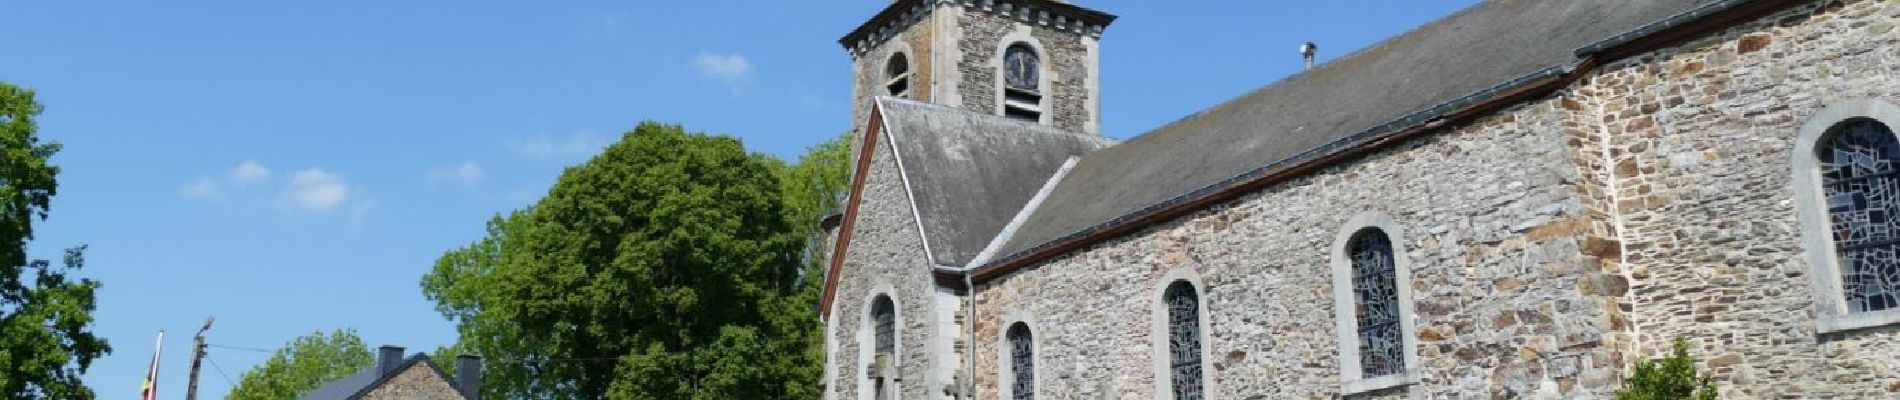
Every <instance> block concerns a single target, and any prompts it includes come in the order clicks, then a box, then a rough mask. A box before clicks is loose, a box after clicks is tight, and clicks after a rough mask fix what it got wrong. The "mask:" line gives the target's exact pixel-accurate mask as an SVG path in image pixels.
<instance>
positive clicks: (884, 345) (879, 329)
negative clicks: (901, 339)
mask: <svg viewBox="0 0 1900 400" xmlns="http://www.w3.org/2000/svg"><path fill="white" fill-rule="evenodd" d="M871 329H872V331H871V337H872V340H871V343H872V351H873V352H872V353H871V354H872V357H871V365H870V367H869V371H868V372H869V373H868V374H867V375H868V376H869V377H870V378H871V393H872V398H874V399H878V400H887V399H892V398H895V397H894V396H895V395H896V393H895V392H896V389H897V388H896V383H897V305H896V304H895V303H893V302H892V301H891V298H890V296H885V295H878V296H877V298H876V299H873V300H871Z"/></svg>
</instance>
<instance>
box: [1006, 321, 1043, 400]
mask: <svg viewBox="0 0 1900 400" xmlns="http://www.w3.org/2000/svg"><path fill="white" fill-rule="evenodd" d="M1005 336H1007V337H1008V339H1009V368H1010V370H1009V372H1010V374H1011V375H1012V376H1011V377H1012V378H1013V381H1012V382H1010V398H1011V399H1015V400H1032V399H1035V398H1036V353H1035V351H1036V349H1035V345H1034V343H1035V341H1034V340H1032V338H1031V337H1030V336H1029V325H1028V324H1024V323H1021V322H1017V323H1016V324H1015V325H1011V326H1010V327H1009V333H1008V334H1006V335H1005Z"/></svg>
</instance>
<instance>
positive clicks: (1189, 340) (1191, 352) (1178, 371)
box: [1162, 281, 1202, 400]
mask: <svg viewBox="0 0 1900 400" xmlns="http://www.w3.org/2000/svg"><path fill="white" fill-rule="evenodd" d="M1162 301H1163V302H1165V303H1166V305H1167V309H1168V369H1169V372H1170V375H1171V377H1172V379H1173V380H1172V384H1171V385H1169V387H1170V388H1171V391H1172V392H1173V394H1174V399H1176V400H1200V399H1201V398H1202V394H1201V306H1200V294H1198V293H1195V292H1194V285H1192V284H1189V283H1187V282H1185V281H1182V282H1175V283H1173V284H1170V285H1169V286H1168V290H1167V292H1165V293H1164V294H1163V295H1162Z"/></svg>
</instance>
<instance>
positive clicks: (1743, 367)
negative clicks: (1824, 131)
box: [1574, 0, 1900, 399]
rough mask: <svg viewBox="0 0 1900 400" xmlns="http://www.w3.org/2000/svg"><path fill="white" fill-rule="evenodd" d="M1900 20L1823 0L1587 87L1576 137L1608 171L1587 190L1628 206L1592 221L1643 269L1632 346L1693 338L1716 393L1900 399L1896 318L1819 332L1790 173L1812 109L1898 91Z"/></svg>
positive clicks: (1606, 75)
mask: <svg viewBox="0 0 1900 400" xmlns="http://www.w3.org/2000/svg"><path fill="white" fill-rule="evenodd" d="M1896 23H1900V4H1896V3H1895V2H1892V1H1873V0H1854V1H1825V2H1821V1H1817V2H1814V3H1813V4H1809V5H1805V6H1799V7H1795V8H1793V9H1791V10H1788V11H1784V12H1781V13H1779V14H1776V15H1773V16H1769V17H1766V18H1763V19H1760V20H1757V21H1753V22H1749V23H1746V24H1742V25H1739V26H1734V27H1731V28H1728V29H1727V30H1725V31H1722V32H1720V33H1718V34H1715V35H1712V36H1709V37H1704V38H1700V39H1697V40H1693V41H1690V42H1687V43H1683V44H1681V45H1678V46H1675V47H1671V48H1667V49H1662V50H1658V51H1654V52H1651V53H1648V54H1642V55H1639V56H1636V57H1633V58H1630V59H1626V60H1622V61H1620V62H1616V63H1614V64H1612V65H1607V66H1605V67H1604V68H1603V69H1602V70H1601V73H1600V74H1599V75H1598V76H1594V77H1591V78H1590V79H1589V81H1590V82H1589V83H1588V84H1587V85H1586V86H1584V87H1583V88H1582V89H1581V90H1582V91H1583V92H1587V93H1586V94H1587V95H1588V97H1590V98H1591V99H1590V101H1588V102H1586V103H1593V104H1594V105H1580V106H1593V107H1598V108H1600V109H1599V110H1598V111H1596V112H1595V114H1598V115H1597V117H1596V118H1595V120H1594V121H1582V122H1584V123H1583V124H1580V125H1581V126H1582V127H1583V128H1585V129H1584V130H1583V131H1580V132H1579V134H1578V135H1576V137H1575V139H1576V140H1577V141H1576V142H1574V143H1575V144H1576V145H1577V146H1578V147H1579V154H1581V155H1583V156H1582V157H1580V158H1579V160H1580V161H1581V162H1582V165H1583V166H1584V169H1586V170H1593V171H1602V172H1599V173H1596V174H1595V175H1598V176H1602V177H1605V178H1608V179H1599V180H1598V181H1592V182H1590V183H1589V185H1588V186H1590V187H1589V188H1588V190H1586V192H1587V193H1590V194H1592V195H1593V196H1594V197H1595V198H1599V199H1605V200H1603V201H1598V202H1597V203H1598V204H1597V206H1596V207H1594V208H1597V209H1600V211H1601V212H1603V213H1604V214H1605V215H1606V216H1609V217H1610V218H1609V219H1610V220H1618V221H1620V225H1621V227H1620V228H1619V229H1615V230H1614V232H1599V234H1601V235H1603V236H1606V237H1608V238H1609V239H1611V240H1619V241H1620V243H1613V244H1614V246H1604V247H1603V250H1605V254H1606V255H1611V256H1614V257H1619V258H1621V259H1622V260H1621V268H1623V269H1627V271H1626V273H1627V274H1628V275H1629V276H1631V277H1632V278H1633V280H1632V286H1631V287H1632V296H1633V298H1632V304H1633V311H1632V312H1631V315H1632V316H1633V320H1632V321H1631V322H1632V323H1633V330H1634V334H1635V337H1636V339H1637V342H1636V343H1634V347H1633V349H1634V350H1635V352H1636V353H1640V354H1643V355H1654V354H1657V353H1659V352H1662V351H1666V350H1667V348H1668V345H1669V342H1670V341H1671V340H1673V339H1674V338H1677V337H1683V338H1686V339H1687V340H1688V341H1689V343H1690V344H1691V353H1693V354H1695V355H1696V356H1697V357H1698V358H1699V359H1701V360H1702V361H1704V363H1703V364H1704V366H1706V367H1710V368H1713V370H1714V371H1715V376H1716V380H1717V384H1718V385H1720V386H1721V387H1722V388H1723V398H1730V399H1751V398H1894V397H1900V327H1895V326H1886V327H1881V328H1873V329H1866V330H1861V331H1852V332H1845V333H1838V334H1829V335H1819V334H1817V329H1816V324H1815V321H1816V319H1815V314H1814V304H1815V298H1814V291H1813V290H1812V287H1811V285H1810V283H1809V282H1810V281H1809V280H1810V279H1811V275H1810V274H1812V273H1814V271H1813V270H1812V269H1811V268H1813V266H1812V265H1809V263H1808V262H1807V259H1806V258H1805V255H1804V251H1805V250H1806V249H1805V248H1804V243H1803V242H1802V236H1801V235H1802V232H1801V231H1800V223H1799V220H1798V218H1797V212H1796V209H1795V208H1794V207H1795V203H1794V202H1793V200H1792V199H1793V198H1794V197H1793V196H1794V194H1795V191H1794V189H1793V182H1791V181H1792V175H1793V172H1792V166H1791V162H1792V159H1793V154H1792V152H1793V149H1794V147H1795V142H1794V141H1795V139H1796V137H1797V135H1798V133H1799V128H1800V126H1801V125H1802V124H1803V123H1805V122H1807V120H1808V118H1809V117H1812V116H1814V115H1815V114H1816V113H1817V112H1818V111H1819V110H1821V109H1823V108H1826V107H1828V106H1830V105H1833V104H1838V103H1841V102H1844V101H1849V100H1855V99H1878V100H1882V101H1887V102H1893V103H1900V53H1897V52H1896V51H1895V50H1894V49H1896V48H1900V32H1896V31H1895V30H1894V26H1895V24H1896ZM1591 130H1594V132H1590V131H1591ZM1605 143H1607V145H1605ZM1604 194H1611V195H1614V197H1610V196H1604ZM1612 233H1620V235H1613V234H1612Z"/></svg>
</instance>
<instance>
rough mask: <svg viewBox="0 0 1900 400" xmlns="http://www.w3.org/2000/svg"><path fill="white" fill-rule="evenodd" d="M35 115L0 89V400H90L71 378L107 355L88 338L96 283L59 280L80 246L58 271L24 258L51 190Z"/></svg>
mask: <svg viewBox="0 0 1900 400" xmlns="http://www.w3.org/2000/svg"><path fill="white" fill-rule="evenodd" d="M40 110H41V108H40V105H39V103H38V102H36V101H34V99H33V92H32V91H30V90H27V89H24V88H21V87H18V86H14V85H12V84H9V83H6V82H0V398H11V399H26V398H59V399H91V398H93V393H92V389H90V388H87V387H86V386H85V384H84V383H83V382H80V380H79V377H80V375H83V374H85V373H86V369H87V368H90V367H91V366H92V361H93V360H96V359H98V358H99V357H101V356H104V355H105V354H107V353H110V352H111V351H112V348H111V346H108V345H107V344H106V341H105V339H103V338H100V337H98V336H97V335H94V334H93V332H92V331H91V330H90V329H91V327H92V324H93V320H92V312H93V310H94V308H95V306H96V303H95V300H94V296H93V294H94V292H95V291H97V290H98V289H99V282H98V281H94V280H91V279H78V280H74V279H72V278H70V277H68V276H67V275H68V274H70V273H73V272H76V271H78V270H79V269H80V268H82V267H84V265H85V255H84V251H85V246H79V247H75V248H71V249H67V250H66V255H65V260H64V261H65V262H64V267H54V266H53V265H52V263H51V262H48V261H46V260H31V261H29V260H28V259H27V255H26V244H27V241H29V240H32V239H33V222H34V221H35V220H45V219H46V214H47V212H48V211H49V207H50V206H51V205H52V199H53V195H54V194H56V193H57V192H58V188H59V184H58V183H57V181H56V180H55V179H54V178H55V177H56V176H57V175H59V167H58V166H55V165H53V164H52V163H51V162H50V160H49V159H50V158H52V156H53V154H54V153H58V152H59V150H60V145H59V143H53V142H41V141H40V139H39V137H38V136H37V132H38V129H39V127H38V125H37V124H36V123H35V122H34V117H35V116H37V115H39V113H40Z"/></svg>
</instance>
